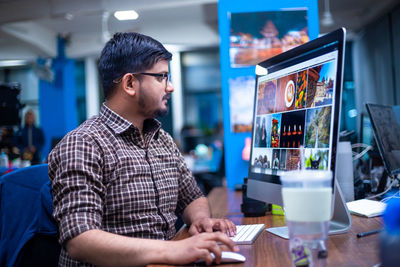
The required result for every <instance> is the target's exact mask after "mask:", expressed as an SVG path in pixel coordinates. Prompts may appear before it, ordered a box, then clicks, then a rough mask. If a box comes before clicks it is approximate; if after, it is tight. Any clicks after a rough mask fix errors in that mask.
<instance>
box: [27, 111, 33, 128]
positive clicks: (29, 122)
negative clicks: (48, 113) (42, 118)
mask: <svg viewBox="0 0 400 267" xmlns="http://www.w3.org/2000/svg"><path fill="white" fill-rule="evenodd" d="M34 122H35V115H34V114H33V113H32V112H30V111H28V112H27V113H26V114H25V123H26V124H27V125H29V126H31V125H33V123H34Z"/></svg>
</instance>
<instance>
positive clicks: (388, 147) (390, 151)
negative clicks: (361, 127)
mask: <svg viewBox="0 0 400 267" xmlns="http://www.w3.org/2000/svg"><path fill="white" fill-rule="evenodd" d="M366 106H367V111H368V114H369V116H370V118H371V124H372V127H373V129H374V136H375V140H376V144H377V145H378V149H379V153H380V155H381V157H382V161H383V164H384V165H385V168H386V171H387V172H388V173H389V174H390V175H394V174H397V173H400V124H399V121H400V116H397V115H396V112H397V113H399V109H398V107H396V106H394V107H392V106H386V105H378V104H370V103H367V104H366Z"/></svg>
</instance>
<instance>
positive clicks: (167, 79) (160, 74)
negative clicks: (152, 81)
mask: <svg viewBox="0 0 400 267" xmlns="http://www.w3.org/2000/svg"><path fill="white" fill-rule="evenodd" d="M130 74H132V75H147V76H153V77H158V78H162V79H163V80H164V79H165V80H166V81H165V86H168V82H169V81H170V80H171V74H170V73H151V72H136V73H135V72H130ZM121 80H122V77H121V78H119V79H118V80H113V83H120V82H121Z"/></svg>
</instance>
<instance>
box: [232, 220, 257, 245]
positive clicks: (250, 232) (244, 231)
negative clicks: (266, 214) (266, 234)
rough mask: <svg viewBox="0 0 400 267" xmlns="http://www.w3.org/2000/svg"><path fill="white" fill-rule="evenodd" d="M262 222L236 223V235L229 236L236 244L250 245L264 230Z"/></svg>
mask: <svg viewBox="0 0 400 267" xmlns="http://www.w3.org/2000/svg"><path fill="white" fill-rule="evenodd" d="M264 227H265V225H264V224H248V225H236V235H235V236H234V237H231V239H232V240H233V241H235V242H236V244H238V245H250V244H252V243H253V242H254V240H256V238H257V236H258V235H259V234H260V233H261V232H262V231H263V230H264Z"/></svg>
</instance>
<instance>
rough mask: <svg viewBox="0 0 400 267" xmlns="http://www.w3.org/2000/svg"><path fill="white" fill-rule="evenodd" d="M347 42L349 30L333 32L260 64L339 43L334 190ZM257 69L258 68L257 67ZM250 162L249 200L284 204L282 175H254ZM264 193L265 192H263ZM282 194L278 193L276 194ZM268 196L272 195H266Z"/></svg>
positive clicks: (268, 66) (274, 64) (333, 159)
mask: <svg viewBox="0 0 400 267" xmlns="http://www.w3.org/2000/svg"><path fill="white" fill-rule="evenodd" d="M345 39H346V30H345V29H344V28H340V29H337V30H335V31H333V32H330V33H328V34H326V35H323V36H321V37H319V38H317V39H314V40H312V41H310V42H308V43H305V44H303V45H301V46H298V47H295V48H293V49H291V50H289V51H286V52H284V53H282V54H279V55H277V56H275V57H272V58H269V59H267V60H265V61H262V62H260V63H259V64H258V65H259V67H261V68H264V69H267V70H268V68H270V67H271V66H276V65H277V64H280V63H282V62H285V61H288V60H289V59H293V58H295V57H297V56H299V55H304V54H305V53H307V52H310V51H315V50H316V49H318V48H323V47H324V46H325V45H329V44H332V43H334V42H337V43H338V44H337V48H338V49H337V51H338V58H337V73H336V81H337V82H336V86H335V87H336V88H335V101H334V102H335V103H334V105H335V106H334V115H333V116H334V117H333V118H334V119H333V132H332V133H333V137H332V155H331V171H332V174H333V179H332V188H334V183H335V173H336V172H335V171H336V169H337V168H336V167H337V166H336V155H337V146H338V142H339V125H340V112H341V101H342V84H343V68H344V66H343V65H344V64H343V63H344V52H345V51H344V50H345ZM256 69H257V67H256ZM261 76H264V75H256V85H255V92H256V93H255V94H254V106H253V130H252V137H251V151H250V159H252V156H253V147H254V141H255V140H254V136H255V128H256V127H255V126H254V122H255V119H256V115H257V114H256V100H257V87H258V82H257V81H258V79H259V78H260V77H261ZM251 170H252V165H251V161H250V162H249V173H248V179H249V180H248V183H249V185H248V195H249V197H252V198H255V199H259V200H263V201H266V202H269V203H273V204H277V205H282V198H281V195H280V189H281V183H280V180H279V176H278V175H276V174H265V173H255V172H252V171H251ZM264 183H267V184H268V185H269V186H270V188H269V189H271V190H269V191H268V192H265V191H263V189H261V187H262V185H263V184H264ZM261 191H263V192H261ZM276 191H279V192H276ZM266 194H271V195H270V196H267V195H266ZM332 194H334V190H332Z"/></svg>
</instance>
